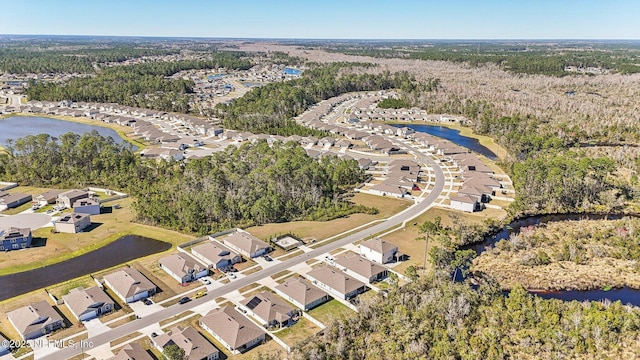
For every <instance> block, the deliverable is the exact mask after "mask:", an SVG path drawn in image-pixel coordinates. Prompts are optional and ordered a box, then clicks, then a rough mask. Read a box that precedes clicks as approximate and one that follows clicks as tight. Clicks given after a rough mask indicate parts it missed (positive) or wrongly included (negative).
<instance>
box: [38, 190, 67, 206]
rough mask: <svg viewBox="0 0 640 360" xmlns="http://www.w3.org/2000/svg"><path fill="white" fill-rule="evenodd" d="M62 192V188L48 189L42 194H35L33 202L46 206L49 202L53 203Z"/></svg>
mask: <svg viewBox="0 0 640 360" xmlns="http://www.w3.org/2000/svg"><path fill="white" fill-rule="evenodd" d="M60 193H62V190H49V191H47V192H45V193H43V194H40V195H38V196H36V198H35V199H34V200H33V202H35V203H37V204H39V205H41V206H47V205H50V204H55V203H56V200H57V199H58V195H59V194H60Z"/></svg>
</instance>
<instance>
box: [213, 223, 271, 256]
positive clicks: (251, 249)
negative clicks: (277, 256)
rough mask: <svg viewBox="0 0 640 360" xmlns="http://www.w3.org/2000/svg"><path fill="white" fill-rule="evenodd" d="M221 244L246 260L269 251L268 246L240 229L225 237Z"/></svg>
mask: <svg viewBox="0 0 640 360" xmlns="http://www.w3.org/2000/svg"><path fill="white" fill-rule="evenodd" d="M223 242H224V244H225V245H227V246H228V247H229V248H231V249H232V250H234V251H237V252H239V253H240V254H242V255H244V256H246V257H248V258H255V257H258V256H262V255H264V254H266V253H268V252H269V250H271V247H270V246H269V244H267V243H265V242H264V241H262V240H260V239H258V238H257V237H255V236H253V235H251V234H249V233H248V232H246V231H244V230H240V229H238V230H237V231H236V232H234V233H233V234H230V235H228V236H227V237H225V238H224V239H223Z"/></svg>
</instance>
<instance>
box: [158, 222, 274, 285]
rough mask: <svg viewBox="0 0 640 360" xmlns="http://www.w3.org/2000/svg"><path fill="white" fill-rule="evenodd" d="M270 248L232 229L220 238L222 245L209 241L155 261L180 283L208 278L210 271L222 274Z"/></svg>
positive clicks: (249, 235)
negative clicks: (217, 271) (243, 260)
mask: <svg viewBox="0 0 640 360" xmlns="http://www.w3.org/2000/svg"><path fill="white" fill-rule="evenodd" d="M269 251H271V246H270V245H269V244H267V243H265V242H264V241H262V240H260V239H258V238H257V237H255V236H253V235H251V234H249V233H248V232H246V231H244V230H241V229H236V230H235V231H234V232H232V233H231V234H229V235H227V236H225V237H223V238H222V243H221V242H219V241H218V240H216V239H214V238H211V239H210V240H209V241H205V242H203V243H201V244H198V245H196V246H194V247H193V248H191V255H190V254H187V253H186V252H181V253H179V254H171V255H169V256H165V257H163V258H161V259H159V260H158V264H159V266H160V268H161V269H163V270H164V271H165V272H166V273H167V274H169V275H170V276H171V277H172V278H174V279H176V281H178V282H179V283H181V284H186V283H189V282H192V281H195V280H197V279H199V278H201V277H205V276H207V275H209V271H210V269H215V270H219V271H225V270H228V269H229V268H231V267H233V265H234V264H237V263H239V262H241V261H242V256H244V257H246V258H248V259H251V258H256V257H259V256H262V255H265V254H267V253H268V252H269Z"/></svg>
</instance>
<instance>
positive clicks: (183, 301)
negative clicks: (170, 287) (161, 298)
mask: <svg viewBox="0 0 640 360" xmlns="http://www.w3.org/2000/svg"><path fill="white" fill-rule="evenodd" d="M189 301H191V298H189V297H186V296H185V297H183V298H180V300H178V304H186V303H188V302H189Z"/></svg>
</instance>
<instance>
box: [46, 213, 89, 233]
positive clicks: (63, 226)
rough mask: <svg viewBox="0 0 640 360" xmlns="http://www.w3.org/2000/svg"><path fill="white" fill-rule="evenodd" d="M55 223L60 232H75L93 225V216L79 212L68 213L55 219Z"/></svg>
mask: <svg viewBox="0 0 640 360" xmlns="http://www.w3.org/2000/svg"><path fill="white" fill-rule="evenodd" d="M53 225H54V226H55V228H56V231H58V232H62V233H69V234H75V233H79V232H82V231H83V230H84V229H86V228H87V227H88V226H89V225H91V216H90V215H89V214H78V213H71V214H66V215H63V216H61V217H60V218H59V219H58V220H55V221H54V222H53Z"/></svg>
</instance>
